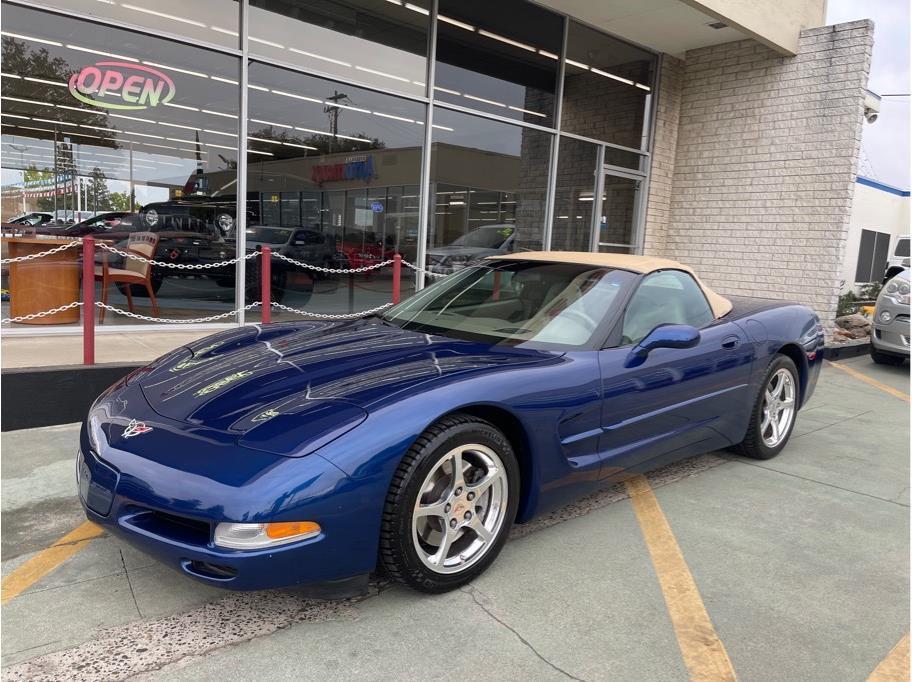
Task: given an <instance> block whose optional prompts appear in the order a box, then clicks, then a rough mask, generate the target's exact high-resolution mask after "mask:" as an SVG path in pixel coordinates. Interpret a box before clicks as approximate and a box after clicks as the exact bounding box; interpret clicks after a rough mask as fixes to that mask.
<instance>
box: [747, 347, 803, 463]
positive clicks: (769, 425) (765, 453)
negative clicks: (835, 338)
mask: <svg viewBox="0 0 912 682" xmlns="http://www.w3.org/2000/svg"><path fill="white" fill-rule="evenodd" d="M760 386H761V388H760V393H759V395H758V396H757V399H756V401H755V403H754V409H753V412H752V413H751V421H750V425H749V426H748V428H747V433H746V434H745V435H744V440H743V441H742V442H741V443H739V444H738V445H737V446H736V447H735V451H736V452H737V453H738V454H740V455H744V456H745V457H751V458H753V459H772V458H773V457H775V456H776V455H778V454H779V453H780V452H781V451H782V448H784V447H785V446H786V444H787V443H788V441H789V438H790V437H791V435H792V429H793V428H794V427H795V417H796V416H797V414H798V401H799V392H800V390H801V387H800V384H799V382H798V369H797V368H796V367H795V363H794V362H793V361H792V359H791V358H789V357H788V356H786V355H781V354H778V355H776V357H775V358H773V361H772V362H771V363H770V366H769V368H768V369H767V370H766V375H765V376H764V377H763V383H762V384H761V385H760Z"/></svg>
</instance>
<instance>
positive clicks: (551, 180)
mask: <svg viewBox="0 0 912 682" xmlns="http://www.w3.org/2000/svg"><path fill="white" fill-rule="evenodd" d="M563 23H564V26H563V28H564V32H563V36H562V37H561V51H560V61H559V62H558V65H557V92H556V93H555V98H556V99H557V103H556V106H555V110H554V128H555V130H560V127H561V116H562V115H563V109H564V75H565V74H566V70H567V69H566V67H567V62H566V55H567V36H568V34H569V33H570V20H569V19H568V18H567V17H566V16H564V17H563ZM559 153H560V135H559V134H555V135H554V138H553V139H552V140H551V158H550V159H549V161H548V188H547V195H546V197H545V227H544V233H543V234H542V247H543V248H544V249H545V251H550V250H551V240H552V237H553V235H554V204H555V202H556V201H557V155H558V154H559Z"/></svg>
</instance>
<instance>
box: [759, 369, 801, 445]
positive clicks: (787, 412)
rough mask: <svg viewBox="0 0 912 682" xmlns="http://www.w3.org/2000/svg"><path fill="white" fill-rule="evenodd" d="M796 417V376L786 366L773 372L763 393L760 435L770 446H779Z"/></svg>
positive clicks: (765, 443)
mask: <svg viewBox="0 0 912 682" xmlns="http://www.w3.org/2000/svg"><path fill="white" fill-rule="evenodd" d="M794 419H795V377H794V376H793V375H792V373H791V372H790V371H789V370H788V369H786V368H785V367H781V368H780V369H778V370H776V371H775V372H774V373H773V376H771V377H770V378H769V381H768V382H767V384H766V390H765V391H764V393H763V410H762V421H761V422H760V437H761V438H762V439H763V443H764V445H766V446H767V447H768V448H775V447H777V446H778V445H779V444H780V443H781V442H782V441H783V440H784V439H785V437H786V436H787V435H788V433H789V429H790V428H791V426H792V421H793V420H794Z"/></svg>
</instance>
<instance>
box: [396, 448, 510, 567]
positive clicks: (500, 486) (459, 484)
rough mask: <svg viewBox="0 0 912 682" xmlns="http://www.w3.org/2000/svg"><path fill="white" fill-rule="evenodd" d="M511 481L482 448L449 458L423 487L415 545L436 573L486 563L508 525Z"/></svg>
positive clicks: (415, 524) (415, 522) (448, 455)
mask: <svg viewBox="0 0 912 682" xmlns="http://www.w3.org/2000/svg"><path fill="white" fill-rule="evenodd" d="M507 491H508V485H507V476H506V471H505V468H504V465H503V462H502V461H501V459H500V457H499V456H498V455H497V453H496V452H494V451H493V450H492V449H491V448H489V447H486V446H484V445H480V444H478V443H471V444H467V445H460V446H459V447H456V448H453V449H452V450H450V451H449V452H447V453H446V454H445V455H443V456H442V457H441V458H440V459H439V460H438V461H437V463H436V464H435V465H434V466H433V467H432V468H431V471H430V473H428V475H427V477H426V478H425V479H424V482H423V483H422V484H421V488H420V493H419V495H418V500H417V502H416V504H415V508H414V511H413V513H412V541H413V543H414V546H415V550H416V552H417V554H418V557H419V558H420V559H421V561H422V563H423V564H424V565H425V566H427V567H428V568H429V569H430V570H432V571H434V572H436V573H458V572H460V571H462V570H464V569H466V568H468V567H469V566H471V565H472V564H474V563H475V562H477V561H478V560H479V559H481V557H482V556H484V555H485V554H486V553H487V551H488V550H489V549H490V548H491V546H492V545H493V544H494V541H495V540H496V538H497V536H498V534H499V532H500V529H501V527H502V526H503V522H504V517H505V510H506V509H507V494H508V493H507Z"/></svg>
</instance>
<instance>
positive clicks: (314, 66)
mask: <svg viewBox="0 0 912 682" xmlns="http://www.w3.org/2000/svg"><path fill="white" fill-rule="evenodd" d="M429 7H430V3H429V2H428V0H414V1H410V2H400V1H399V0H339V1H335V0H318V1H316V2H314V1H308V2H302V1H300V0H298V1H295V0H252V1H251V3H250V10H249V12H250V35H249V38H248V45H249V50H250V53H251V54H252V55H259V56H263V57H268V58H270V59H275V60H278V61H281V62H283V63H286V64H293V65H296V66H300V67H303V68H305V69H308V70H311V71H319V72H321V73H325V74H328V75H332V76H339V77H340V78H344V79H346V80H353V81H358V82H361V83H366V84H368V85H373V86H376V87H379V88H383V89H384V90H392V91H396V92H402V93H407V94H411V95H424V94H425V92H426V85H425V79H426V74H427V59H426V56H427V33H428V22H429V14H430V11H429Z"/></svg>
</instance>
